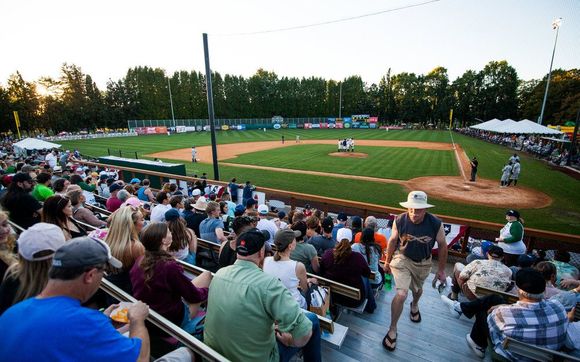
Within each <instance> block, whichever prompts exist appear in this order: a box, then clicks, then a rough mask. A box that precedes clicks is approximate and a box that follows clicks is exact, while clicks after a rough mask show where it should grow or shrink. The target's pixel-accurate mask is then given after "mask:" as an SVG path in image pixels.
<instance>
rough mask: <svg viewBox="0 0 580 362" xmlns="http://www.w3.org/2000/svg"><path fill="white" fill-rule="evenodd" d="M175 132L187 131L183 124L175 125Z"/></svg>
mask: <svg viewBox="0 0 580 362" xmlns="http://www.w3.org/2000/svg"><path fill="white" fill-rule="evenodd" d="M175 132H176V133H185V132H187V129H186V127H185V126H175Z"/></svg>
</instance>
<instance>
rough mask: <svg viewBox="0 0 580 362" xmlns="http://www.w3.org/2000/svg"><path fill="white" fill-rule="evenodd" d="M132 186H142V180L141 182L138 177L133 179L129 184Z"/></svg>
mask: <svg viewBox="0 0 580 362" xmlns="http://www.w3.org/2000/svg"><path fill="white" fill-rule="evenodd" d="M129 183H130V184H140V183H141V180H139V179H138V178H137V177H135V178H133V179H131V182H129Z"/></svg>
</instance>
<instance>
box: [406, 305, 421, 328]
mask: <svg viewBox="0 0 580 362" xmlns="http://www.w3.org/2000/svg"><path fill="white" fill-rule="evenodd" d="M409 307H411V322H413V323H421V312H420V311H419V310H417V312H413V302H411V303H410V304H409ZM413 318H417V319H413Z"/></svg>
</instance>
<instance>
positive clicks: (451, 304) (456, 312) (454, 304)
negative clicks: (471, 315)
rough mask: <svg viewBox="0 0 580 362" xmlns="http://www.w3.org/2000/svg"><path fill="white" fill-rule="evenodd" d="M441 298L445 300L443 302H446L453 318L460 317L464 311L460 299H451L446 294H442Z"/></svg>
mask: <svg viewBox="0 0 580 362" xmlns="http://www.w3.org/2000/svg"><path fill="white" fill-rule="evenodd" d="M441 300H442V301H443V303H445V305H446V306H447V308H449V313H451V315H452V316H453V318H457V319H459V317H461V315H462V314H463V312H462V311H461V305H460V303H459V302H458V301H456V300H451V299H449V298H447V296H446V295H442V296H441Z"/></svg>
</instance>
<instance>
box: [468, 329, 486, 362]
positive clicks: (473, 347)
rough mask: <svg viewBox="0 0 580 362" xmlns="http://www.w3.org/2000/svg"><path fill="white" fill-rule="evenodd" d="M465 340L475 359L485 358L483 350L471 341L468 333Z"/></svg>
mask: <svg viewBox="0 0 580 362" xmlns="http://www.w3.org/2000/svg"><path fill="white" fill-rule="evenodd" d="M465 340H466V341H467V345H468V346H469V347H470V348H471V350H472V351H473V353H475V354H476V355H477V357H479V358H483V357H485V349H484V348H481V347H480V346H478V345H477V343H475V342H474V341H473V339H471V336H470V334H469V333H467V334H466V335H465Z"/></svg>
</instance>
